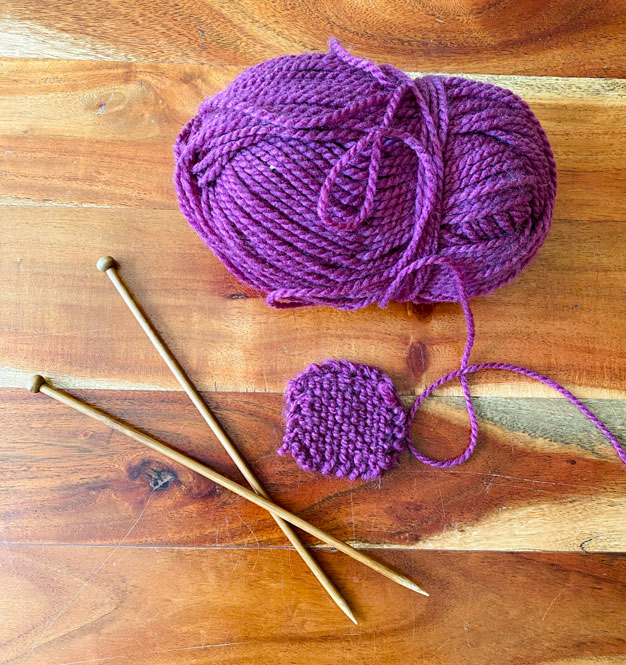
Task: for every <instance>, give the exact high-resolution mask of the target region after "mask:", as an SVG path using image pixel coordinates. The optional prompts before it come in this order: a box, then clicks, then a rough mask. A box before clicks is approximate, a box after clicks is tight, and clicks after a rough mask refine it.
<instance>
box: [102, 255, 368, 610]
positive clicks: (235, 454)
mask: <svg viewBox="0 0 626 665" xmlns="http://www.w3.org/2000/svg"><path fill="white" fill-rule="evenodd" d="M96 265H97V267H98V270H100V271H101V272H104V273H106V275H107V276H108V277H109V279H110V280H111V282H113V286H115V288H116V289H117V291H118V293H119V294H120V296H121V297H122V300H123V301H124V302H125V303H126V305H127V306H128V309H130V311H131V312H132V314H133V316H134V317H135V319H137V323H139V325H140V326H141V328H142V329H143V331H144V332H145V333H146V335H147V336H148V338H149V339H150V341H151V342H152V345H153V346H154V348H155V349H156V350H157V351H158V353H159V355H160V356H161V358H163V360H164V361H165V364H166V365H167V366H168V367H169V368H170V370H171V372H172V374H173V375H174V376H175V377H176V380H177V381H178V383H179V384H180V386H181V388H182V389H183V390H184V391H185V392H186V393H187V395H188V397H189V399H190V400H191V401H192V402H193V404H194V406H195V407H196V409H198V411H199V412H200V415H201V416H202V417H203V418H204V420H205V421H206V423H207V425H208V426H209V427H210V428H211V431H212V432H213V434H214V435H215V437H216V438H217V440H218V441H219V442H220V443H221V444H222V446H223V448H224V449H225V450H226V452H227V453H228V454H229V456H230V458H231V459H232V460H233V462H234V463H235V464H236V465H237V468H238V469H239V471H241V473H242V474H243V476H244V478H245V479H246V480H247V481H248V483H249V484H250V486H251V487H252V489H253V490H254V491H255V492H256V493H257V494H259V495H260V496H262V497H264V498H266V499H269V498H270V496H269V494H268V493H267V492H266V491H265V489H264V488H263V486H262V485H261V483H260V482H259V481H258V479H257V478H256V476H255V475H254V473H253V472H252V469H250V467H249V466H248V464H247V462H246V460H245V459H244V458H243V457H242V456H241V453H240V452H239V450H237V448H236V447H235V445H234V444H233V442H232V441H231V440H230V438H229V437H228V435H227V434H226V432H225V431H224V429H223V428H222V426H221V425H220V423H219V421H218V420H217V418H215V416H214V415H213V414H212V413H211V411H210V410H209V407H208V406H207V405H206V403H205V402H204V400H203V399H202V397H201V396H200V393H199V392H198V391H197V390H196V388H195V386H194V385H193V384H192V383H191V381H190V380H189V377H188V376H187V375H186V374H185V372H184V370H183V368H182V367H181V366H180V363H179V362H178V360H176V358H175V357H174V355H173V354H172V352H171V351H170V350H169V349H168V348H167V346H166V344H165V342H164V341H163V340H162V339H161V337H160V336H159V333H158V332H157V331H156V330H155V328H154V326H153V325H152V324H151V323H150V321H149V320H148V318H147V317H146V316H145V314H144V313H143V310H142V309H141V307H140V305H139V303H138V302H137V299H136V298H135V297H134V295H133V294H132V293H131V292H130V289H129V288H128V287H127V286H126V284H125V282H123V281H122V279H121V278H120V276H119V274H118V271H117V268H118V264H117V261H116V260H115V259H114V258H113V257H111V256H103V257H101V258H100V259H98V262H97V263H96ZM272 517H273V518H274V520H275V521H276V524H278V526H279V527H280V528H281V530H282V532H283V533H284V534H285V536H287V538H288V539H289V541H290V542H291V544H292V545H293V546H294V548H295V549H296V552H298V554H299V555H300V556H301V557H302V559H304V562H305V563H306V565H307V566H308V567H309V568H310V569H311V572H312V573H313V575H315V577H316V578H317V580H318V581H319V583H320V584H321V585H322V586H323V587H324V589H326V592H327V593H328V595H329V596H330V597H331V598H332V599H333V600H334V601H335V603H336V604H337V605H338V607H339V608H340V609H341V610H342V612H343V613H344V614H345V615H346V616H347V617H348V618H349V619H350V621H352V622H354V623H358V622H357V620H356V619H355V617H354V614H353V613H352V610H351V609H350V606H349V605H348V603H347V602H346V600H345V599H344V598H343V596H342V595H341V593H339V590H338V589H337V587H336V586H335V585H334V584H333V583H332V582H331V581H330V579H329V578H328V576H327V575H326V573H325V572H324V571H323V570H322V568H321V566H320V565H319V564H318V563H317V561H316V560H315V559H314V558H313V556H312V555H311V553H310V552H309V551H308V550H307V549H306V547H305V546H304V545H303V544H302V542H301V541H300V539H299V538H298V536H297V535H296V533H295V531H294V530H293V529H292V528H291V526H290V525H289V524H287V522H285V521H284V520H282V519H281V518H280V517H278V515H275V514H272Z"/></svg>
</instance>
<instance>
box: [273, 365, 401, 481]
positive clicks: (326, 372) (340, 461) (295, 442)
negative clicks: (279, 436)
mask: <svg viewBox="0 0 626 665" xmlns="http://www.w3.org/2000/svg"><path fill="white" fill-rule="evenodd" d="M286 401H287V405H286V409H285V417H286V420H287V426H286V431H285V436H284V439H283V445H282V446H281V448H280V449H279V450H278V453H279V454H280V455H286V454H287V453H290V454H291V455H292V456H293V458H294V459H295V460H296V462H297V463H298V464H299V465H300V467H302V469H304V470H305V471H319V472H320V473H323V474H324V475H325V476H330V475H335V476H338V477H339V478H350V479H353V480H354V479H356V478H363V479H371V478H380V477H381V476H382V475H383V473H384V472H385V471H386V470H387V469H391V468H393V467H395V466H397V464H398V456H399V454H400V452H402V451H403V450H404V449H405V447H406V439H407V417H406V413H405V411H404V408H403V406H402V403H401V402H400V398H399V397H398V394H397V392H396V389H395V388H394V386H393V384H392V382H391V379H390V378H389V377H388V376H387V375H385V374H383V373H382V372H381V371H380V370H379V369H377V368H375V367H369V366H367V365H361V364H355V363H351V362H348V361H347V360H327V361H326V362H324V363H323V364H321V365H317V364H313V365H311V366H310V367H309V368H308V369H307V370H305V371H304V372H302V373H301V374H299V375H298V376H297V377H296V378H295V379H293V380H292V381H290V382H289V385H288V388H287V394H286Z"/></svg>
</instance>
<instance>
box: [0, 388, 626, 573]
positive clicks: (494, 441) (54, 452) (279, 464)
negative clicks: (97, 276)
mask: <svg viewBox="0 0 626 665" xmlns="http://www.w3.org/2000/svg"><path fill="white" fill-rule="evenodd" d="M77 394H78V395H79V396H81V397H82V398H84V399H85V400H86V401H88V402H90V403H92V404H95V405H98V406H100V407H102V408H103V409H104V410H106V411H108V412H110V413H112V414H114V415H116V416H117V417H119V418H122V419H124V420H127V421H129V422H132V423H133V424H134V425H136V426H138V427H140V428H143V429H145V430H146V431H148V432H151V433H153V434H154V435H155V436H158V437H160V438H162V439H163V441H165V442H167V443H169V444H170V445H173V446H174V447H177V448H179V449H180V450H181V451H183V452H185V453H187V454H189V455H191V456H193V457H196V458H197V459H199V460H200V461H204V462H206V463H209V464H210V465H211V466H213V467H215V468H216V470H218V471H220V472H221V473H224V474H226V475H228V476H230V477H232V478H233V479H234V480H237V481H240V476H239V474H238V472H237V471H236V469H235V467H234V465H233V464H232V462H231V461H230V460H229V459H228V457H227V455H226V453H225V452H224V451H223V449H222V448H221V446H220V445H219V444H218V443H217V442H216V441H215V440H214V439H213V437H212V435H211V434H210V432H209V431H208V428H207V427H206V424H205V423H204V422H203V421H202V419H201V418H200V416H199V415H198V414H197V412H196V411H195V409H194V408H193V406H192V405H191V404H188V401H187V399H186V396H185V395H184V394H182V393H176V392H171V393H169V392H157V393H149V392H147V391H141V392H132V391H84V392H82V393H77ZM0 397H1V399H2V402H1V405H2V407H3V408H4V409H6V410H8V409H10V410H11V413H12V418H11V420H10V421H7V422H6V423H5V425H4V430H3V433H2V440H3V441H2V446H1V447H0V524H2V525H3V527H4V532H3V533H2V534H0V537H1V538H2V539H3V540H5V541H8V542H13V543H89V544H102V545H105V544H109V543H112V542H117V541H119V539H120V538H121V537H122V535H123V534H124V533H125V531H126V529H127V528H128V524H129V523H132V521H133V519H134V517H133V516H136V515H137V514H138V513H139V512H140V511H141V510H142V508H143V506H144V505H145V503H146V501H148V499H149V497H151V496H153V495H154V496H153V498H152V499H151V500H150V506H149V507H148V508H147V509H146V510H145V512H144V513H143V514H142V520H141V525H139V526H137V527H136V528H135V529H134V530H133V533H132V534H131V535H129V536H128V537H127V539H126V541H125V542H126V543H127V544H140V545H149V546H170V545H176V546H185V547H187V546H201V547H210V548H214V547H215V548H217V547H219V548H223V547H251V548H255V547H259V546H261V547H275V546H279V547H283V546H286V545H287V544H288V543H287V541H286V539H285V538H284V536H283V534H282V533H281V532H280V531H279V529H278V528H277V527H276V525H275V524H274V522H273V521H272V519H271V517H270V516H269V515H268V514H267V513H265V512H264V511H262V510H261V509H259V508H257V507H256V506H252V505H251V504H249V503H248V502H246V501H244V500H241V499H239V498H238V497H236V496H234V495H233V494H231V493H229V492H227V491H224V490H222V489H221V488H219V487H216V486H215V485H214V484H213V483H211V482H209V481H207V480H206V479H204V478H201V477H198V476H196V475H195V474H193V473H192V472H190V471H188V470H187V469H185V468H182V467H179V466H177V465H175V464H173V463H172V462H169V461H168V460H167V459H165V458H161V457H159V456H158V455H156V454H154V453H151V452H150V451H146V450H145V449H144V448H143V447H141V446H140V445H139V444H136V443H134V442H133V441H130V440H128V439H127V438H126V437H124V436H122V435H120V434H117V433H114V432H112V431H110V430H109V429H108V428H106V427H105V426H102V425H100V424H98V423H94V422H92V421H91V420H89V419H87V418H86V417H83V416H81V415H80V414H76V413H74V412H70V411H68V410H67V409H66V408H64V407H63V406H62V405H59V404H57V403H55V402H54V401H52V400H50V399H48V398H46V397H45V396H43V395H30V394H28V393H25V392H22V391H9V390H4V391H2V392H0ZM205 397H206V399H207V401H208V403H209V405H210V407H211V409H212V410H213V411H214V412H215V414H216V416H217V417H218V418H219V420H220V421H221V422H222V424H223V426H224V427H225V429H226V430H227V431H228V433H229V434H230V436H231V437H232V439H233V441H234V442H235V444H236V445H237V446H238V447H239V448H240V450H241V452H242V454H243V455H244V456H245V458H246V459H247V460H248V461H249V463H250V465H251V466H252V468H253V469H254V471H255V473H256V474H257V475H258V478H259V480H260V481H261V482H262V484H263V485H264V486H265V487H266V489H267V490H268V492H269V493H270V495H271V496H272V497H273V498H274V500H275V501H276V502H277V503H279V504H281V505H283V506H284V507H285V508H288V509H289V510H292V511H293V512H295V513H297V514H298V515H300V516H301V517H303V518H305V519H306V520H308V521H310V522H311V523H313V524H315V525H316V526H318V527H320V528H322V529H324V530H326V531H328V532H329V533H331V534H332V535H334V536H336V537H338V538H341V539H343V540H346V541H349V542H351V543H353V544H356V545H358V546H376V547H390V546H393V547H411V548H425V549H434V548H436V549H464V550H511V551H513V550H530V549H534V550H558V551H578V552H580V551H585V552H602V551H605V552H607V551H623V550H624V548H625V546H626V500H625V498H624V497H625V496H626V474H625V473H624V468H623V465H622V464H621V462H620V461H619V459H618V458H617V455H616V454H615V452H614V451H613V449H612V448H611V447H610V446H609V445H608V444H607V443H605V442H604V441H603V440H602V438H601V436H596V435H595V433H594V432H593V431H592V429H591V427H586V426H585V423H584V422H583V421H582V419H581V418H579V417H578V415H577V414H576V413H575V411H574V410H573V409H570V408H568V406H566V405H564V404H563V403H562V402H561V401H559V400H541V399H534V400H533V399H524V400H522V399H516V400H502V399H495V398H483V399H479V400H477V401H478V408H479V415H480V416H481V419H482V422H481V427H482V429H481V431H482V435H481V440H480V444H479V449H478V451H477V452H476V454H475V456H474V457H473V458H472V460H471V461H470V462H468V463H467V464H466V465H464V466H462V467H460V468H456V469H450V470H446V471H443V470H438V469H432V468H430V467H425V466H423V465H421V464H419V463H418V462H417V461H416V460H415V459H413V458H412V457H410V456H409V455H408V454H405V455H404V456H403V458H402V461H401V464H400V466H399V467H398V468H397V469H394V470H393V471H390V472H388V473H387V474H386V475H385V476H384V478H383V479H382V480H381V481H370V482H364V481H354V482H351V481H346V480H340V479H336V478H334V479H331V478H324V477H322V476H320V475H318V474H311V473H306V472H304V471H302V470H300V468H299V467H298V466H297V465H296V463H295V462H294V461H293V460H292V459H291V458H282V457H279V456H278V455H277V454H276V452H275V451H276V449H277V448H278V447H279V445H280V442H281V437H282V433H283V428H284V425H283V419H282V415H281V411H282V406H283V402H282V397H281V396H279V395H263V394H223V393H222V394H211V395H205ZM590 404H591V406H592V407H593V408H594V409H595V410H596V411H597V412H598V414H599V415H600V416H601V417H602V418H604V419H605V420H606V421H607V423H609V425H610V426H612V427H615V430H616V431H617V432H619V433H620V434H621V436H622V438H624V435H625V434H626V431H625V430H624V427H623V423H624V419H625V416H626V405H624V403H623V402H620V403H615V402H613V401H604V400H592V401H591V402H590ZM466 437H467V425H466V422H465V414H464V411H463V409H462V405H461V402H460V400H458V399H456V398H454V399H451V398H446V399H444V398H441V399H436V400H433V401H432V402H431V403H429V405H428V408H427V409H426V410H425V412H424V414H423V415H421V416H420V419H419V421H418V423H417V424H416V426H415V428H414V440H415V441H416V442H417V445H418V446H419V447H420V449H421V450H423V451H425V452H427V453H428V454H430V455H437V456H442V457H443V456H450V455H452V454H454V453H455V452H458V451H459V450H460V449H461V447H462V446H463V445H464V444H465V440H466ZM302 537H303V540H304V542H308V543H316V541H315V540H314V539H311V538H310V537H308V536H307V535H306V534H302ZM423 582H424V583H425V580H423Z"/></svg>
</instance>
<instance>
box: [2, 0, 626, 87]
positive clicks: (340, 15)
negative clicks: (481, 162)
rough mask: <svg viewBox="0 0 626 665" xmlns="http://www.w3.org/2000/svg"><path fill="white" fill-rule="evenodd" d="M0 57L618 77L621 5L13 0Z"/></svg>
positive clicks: (588, 1) (582, 0)
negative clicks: (342, 55) (295, 62)
mask: <svg viewBox="0 0 626 665" xmlns="http://www.w3.org/2000/svg"><path fill="white" fill-rule="evenodd" d="M4 7H5V9H4V12H3V20H2V22H1V23H0V26H1V29H2V32H3V33H4V38H3V41H2V43H1V46H0V55H3V56H8V57H30V58H33V57H34V58H59V57H61V58H63V57H64V58H78V59H90V60H127V61H140V62H145V61H150V62H174V63H200V64H205V63H208V64H220V65H221V64H237V65H250V64H253V63H255V62H258V61H260V60H264V59H266V58H270V57H275V56H279V55H284V54H285V53H300V52H302V51H307V50H313V51H320V50H325V49H326V47H327V43H328V39H329V38H330V37H338V38H339V39H340V40H342V42H343V43H344V45H345V46H347V47H348V48H351V49H352V50H353V51H354V52H355V53H356V54H358V55H362V56H367V57H370V58H374V59H376V60H380V61H384V62H390V63H392V64H395V65H396V66H398V67H401V68H403V69H415V68H416V67H422V68H431V69H445V70H447V71H458V69H459V68H460V69H464V70H465V71H471V72H489V73H507V74H510V73H518V74H527V75H528V74H531V75H532V74H535V75H537V74H538V75H550V74H559V75H565V76H601V77H602V76H613V77H619V76H623V75H624V72H625V71H626V56H625V54H626V48H625V39H624V35H625V34H626V5H625V4H624V2H623V0H616V1H615V2H612V3H610V4H607V3H604V2H600V1H599V0H579V1H577V2H574V3H573V2H568V1H567V0H551V1H550V2H543V1H542V0H523V1H517V2H515V1H514V0H505V1H503V2H489V0H456V1H455V2H449V1H448V0H433V1H431V2H428V3H423V2H417V1H415V0H408V1H407V0H392V1H391V2H384V1H383V0H377V1H375V2H368V3H363V2H360V1H359V0H345V1H342V2H331V1H330V0H316V1H313V2H306V3H304V2H303V3H294V2H288V1H287V0H276V1H274V2H265V3H259V2H254V1H253V0H234V1H231V2H228V3H227V4H224V3H220V2H219V1H218V0H201V1H200V2H191V1H190V0H183V1H182V2H173V0H168V1H166V2H160V3H158V4H155V3H153V2H150V0H138V1H137V2H133V3H117V2H115V3H107V4H104V5H103V4H102V3H97V2H93V0H77V1H74V2H72V3H71V10H70V9H69V7H67V8H64V7H63V5H61V6H59V5H58V4H56V3H51V2H38V1H37V0H26V1H24V0H20V1H19V2H18V1H17V0H8V2H5V3H4Z"/></svg>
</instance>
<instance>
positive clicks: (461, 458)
mask: <svg viewBox="0 0 626 665" xmlns="http://www.w3.org/2000/svg"><path fill="white" fill-rule="evenodd" d="M434 258H435V260H436V262H437V263H440V264H445V265H446V266H447V267H448V268H449V269H450V270H451V271H452V273H453V275H454V277H455V281H456V283H457V286H458V294H459V302H460V303H461V306H462V308H463V313H464V315H465V323H466V327H467V341H466V343H465V350H464V352H463V356H462V357H461V363H460V367H459V369H457V370H455V371H454V372H450V373H449V374H446V375H445V376H442V377H441V378H440V379H437V381H435V382H434V383H432V384H431V385H430V386H428V388H426V389H425V390H424V391H423V392H422V393H421V394H420V396H419V397H418V398H417V399H416V400H415V402H414V403H413V406H412V407H411V409H410V411H409V416H408V424H407V440H408V448H409V450H410V451H411V453H412V454H413V456H414V457H416V458H417V459H418V460H419V461H420V462H423V463H424V464H428V465H429V466H434V467H438V468H442V469H447V468H450V467H453V466H457V465H458V464H462V463H463V462H465V461H467V460H468V459H469V458H470V457H471V456H472V454H473V452H474V449H475V448H476V443H477V441H478V429H479V428H478V419H477V417H476V411H475V409H474V404H473V402H472V398H471V395H470V390H469V384H468V380H467V377H468V375H470V374H474V373H476V372H483V371H485V370H499V371H505V372H513V373H515V374H520V375H522V376H526V377H528V378H529V379H534V380H535V381H539V382H540V383H543V384H544V385H546V386H549V387H550V388H552V389H553V390H555V391H556V392H558V393H560V394H561V395H562V396H563V397H565V398H566V399H568V400H569V401H570V402H571V403H572V404H573V405H574V406H575V407H576V408H577V409H578V410H579V411H580V412H581V413H582V414H583V415H584V416H585V417H586V418H587V419H588V420H589V421H590V422H592V423H593V424H594V425H595V426H596V427H597V429H599V430H600V432H602V434H603V435H604V436H605V437H606V438H607V439H608V440H609V441H610V442H611V444H612V446H613V448H615V451H616V452H617V454H618V455H619V458H620V459H621V460H622V462H623V463H624V464H626V449H625V448H624V447H623V446H622V444H620V442H619V441H618V439H617V437H616V436H615V434H613V432H611V430H610V429H609V428H608V427H607V426H606V425H605V424H604V423H603V422H602V421H601V420H600V418H598V416H596V415H595V413H593V411H591V409H589V408H588V407H587V406H585V404H583V403H582V402H581V401H580V399H578V397H576V396H575V395H574V394H573V393H571V392H570V391H569V390H568V389H567V388H565V387H564V386H562V385H561V384H560V383H557V382H556V381H554V379H551V378H549V377H547V376H544V375H543V374H539V372H535V371H533V370H531V369H528V368H527V367H521V366H519V365H512V364H510V363H496V362H489V363H479V364H477V365H470V364H468V363H469V357H470V354H471V352H472V348H473V346H474V339H475V336H476V331H475V326H474V316H473V314H472V310H471V307H470V302H469V297H468V295H467V289H466V288H465V283H464V281H463V277H462V275H461V274H460V272H459V271H458V269H457V268H456V266H454V265H453V264H452V263H450V262H445V261H442V260H441V259H440V257H434ZM454 379H460V381H461V387H462V389H463V395H464V398H465V405H466V407H467V415H468V419H469V422H470V436H469V442H468V444H467V447H466V448H465V450H464V451H463V452H462V453H461V454H460V455H458V456H457V457H453V458H450V459H447V460H436V459H433V458H431V457H427V456H426V455H423V454H422V453H420V452H419V451H418V450H417V449H416V448H415V446H414V445H413V444H412V443H411V439H410V428H411V425H412V423H413V421H414V420H415V417H416V414H417V411H418V410H419V408H420V406H421V405H422V404H423V403H424V401H425V400H426V399H427V398H428V397H429V396H430V395H431V394H432V393H433V392H434V391H435V390H437V388H439V387H441V386H443V385H444V384H446V383H448V382H450V381H453V380H454Z"/></svg>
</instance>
